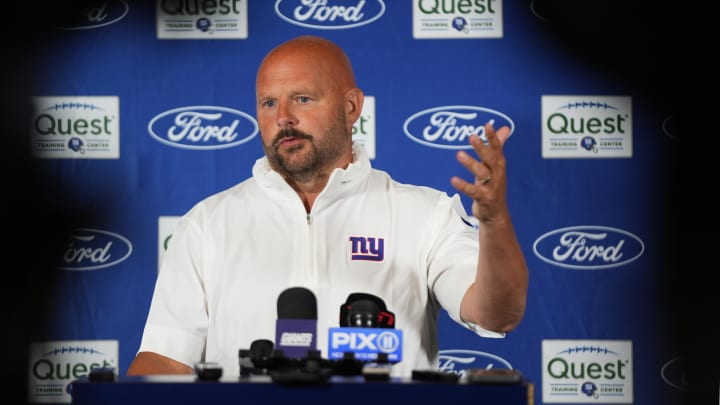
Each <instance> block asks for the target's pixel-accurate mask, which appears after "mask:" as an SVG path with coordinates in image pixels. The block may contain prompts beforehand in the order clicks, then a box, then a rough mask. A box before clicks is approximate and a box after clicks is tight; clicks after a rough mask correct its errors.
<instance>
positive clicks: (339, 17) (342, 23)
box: [275, 0, 385, 30]
mask: <svg viewBox="0 0 720 405" xmlns="http://www.w3.org/2000/svg"><path fill="white" fill-rule="evenodd" d="M275 13H276V14H277V15H278V16H279V17H280V18H282V19H283V20H285V21H287V22H289V23H290V24H294V25H299V26H301V27H305V28H316V29H321V30H339V29H348V28H356V27H360V26H363V25H367V24H370V23H372V22H374V21H376V20H377V19H379V18H380V17H382V15H383V14H384V13H385V3H383V0H354V1H353V0H277V1H276V2H275Z"/></svg>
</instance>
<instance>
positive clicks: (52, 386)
mask: <svg viewBox="0 0 720 405" xmlns="http://www.w3.org/2000/svg"><path fill="white" fill-rule="evenodd" d="M117 364H118V341H117V340H64V341H48V342H37V343H31V344H30V364H29V368H30V370H29V378H28V385H29V386H28V402H29V403H68V404H69V403H71V402H72V398H71V396H70V394H69V392H68V385H69V384H70V383H71V382H72V381H73V380H77V379H78V378H80V377H87V375H88V374H90V371H91V370H92V369H94V368H117Z"/></svg>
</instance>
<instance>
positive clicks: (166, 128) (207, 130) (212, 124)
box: [148, 106, 258, 150]
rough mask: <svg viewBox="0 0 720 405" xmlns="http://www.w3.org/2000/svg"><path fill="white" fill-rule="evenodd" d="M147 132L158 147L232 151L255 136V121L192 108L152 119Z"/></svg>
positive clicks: (219, 110) (224, 111)
mask: <svg viewBox="0 0 720 405" xmlns="http://www.w3.org/2000/svg"><path fill="white" fill-rule="evenodd" d="M148 132H149V133H150V135H151V136H152V137H153V138H155V140H157V141H158V142H160V143H164V144H165V145H169V146H172V147H174V148H181V149H195V150H212V149H223V148H232V147H234V146H237V145H241V144H243V143H245V142H248V141H250V140H251V139H252V138H254V137H255V136H256V135H257V133H258V124H257V121H256V120H255V118H253V117H252V116H251V115H250V114H247V113H244V112H242V111H238V110H233V109H231V108H225V107H214V106H192V107H181V108H175V109H173V110H168V111H165V112H163V113H160V114H158V115H156V116H155V117H154V118H153V119H152V120H150V123H149V124H148Z"/></svg>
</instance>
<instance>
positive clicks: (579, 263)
mask: <svg viewBox="0 0 720 405" xmlns="http://www.w3.org/2000/svg"><path fill="white" fill-rule="evenodd" d="M644 250H645V245H644V244H643V242H642V240H640V238H638V237H637V236H635V235H633V234H631V233H630V232H626V231H623V230H622V229H617V228H611V227H606V226H575V227H568V228H562V229H556V230H554V231H550V232H548V233H546V234H544V235H542V236H540V237H539V238H538V239H537V240H536V241H535V243H534V244H533V252H534V253H535V256H537V257H538V258H540V259H541V260H543V261H545V262H547V263H550V264H554V265H556V266H559V267H566V268H570V269H581V270H582V269H585V270H592V269H608V268H612V267H618V266H622V265H625V264H628V263H630V262H632V261H634V260H636V259H637V258H638V257H640V256H641V255H642V254H643V252H644Z"/></svg>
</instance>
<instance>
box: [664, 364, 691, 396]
mask: <svg viewBox="0 0 720 405" xmlns="http://www.w3.org/2000/svg"><path fill="white" fill-rule="evenodd" d="M687 363H688V362H687V358H685V357H684V356H680V357H676V358H674V359H672V360H670V361H668V362H667V363H665V365H663V367H662V370H661V371H660V375H661V376H662V379H663V381H665V383H667V384H668V385H669V386H671V387H674V388H677V389H679V390H682V391H685V390H687V388H688V381H687Z"/></svg>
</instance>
